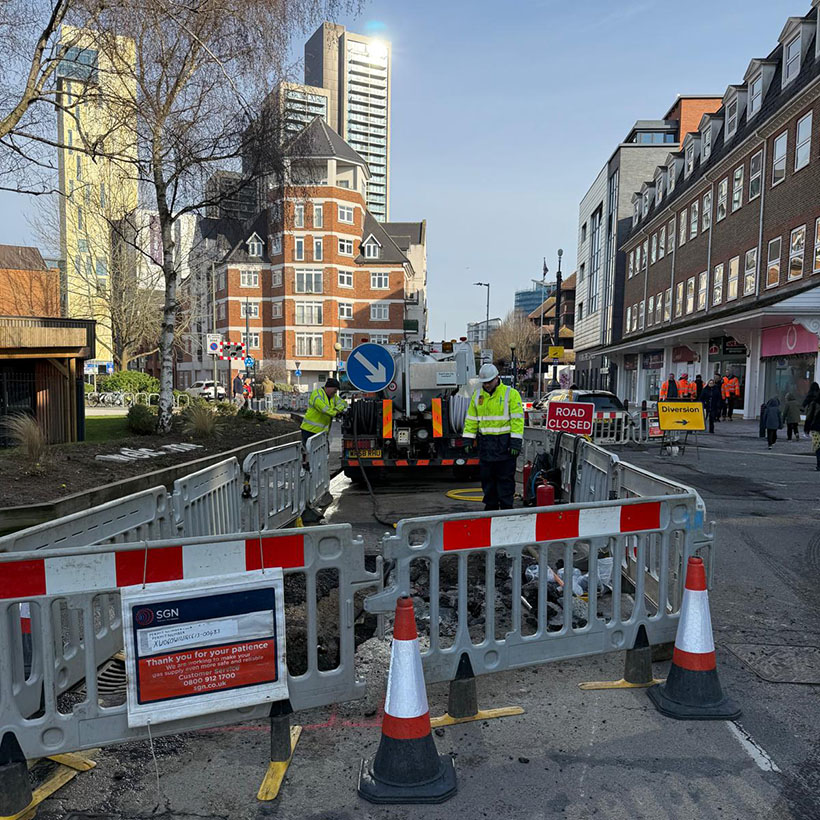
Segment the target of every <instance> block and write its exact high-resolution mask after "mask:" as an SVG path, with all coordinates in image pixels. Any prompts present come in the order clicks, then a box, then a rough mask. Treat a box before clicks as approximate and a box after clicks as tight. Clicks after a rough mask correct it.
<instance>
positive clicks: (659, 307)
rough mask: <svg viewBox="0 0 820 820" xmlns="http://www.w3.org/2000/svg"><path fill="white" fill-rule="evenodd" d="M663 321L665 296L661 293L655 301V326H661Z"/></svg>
mask: <svg viewBox="0 0 820 820" xmlns="http://www.w3.org/2000/svg"><path fill="white" fill-rule="evenodd" d="M662 319H663V294H662V293H659V294H658V296H657V298H656V299H655V324H656V325H659V324H660V323H661V321H662Z"/></svg>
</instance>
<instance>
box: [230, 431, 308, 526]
mask: <svg viewBox="0 0 820 820" xmlns="http://www.w3.org/2000/svg"><path fill="white" fill-rule="evenodd" d="M242 471H243V473H244V474H245V480H246V491H245V495H246V498H245V502H244V504H245V529H247V530H248V531H254V530H272V529H277V528H278V527H284V526H287V525H288V524H290V523H291V522H292V521H294V520H295V519H296V518H297V517H298V516H300V515H301V514H302V513H303V512H304V497H305V492H304V491H303V489H302V487H301V485H302V483H303V480H304V479H303V477H302V475H301V473H302V448H301V445H300V444H299V443H298V442H292V443H291V444H282V445H279V446H278V447H271V448H270V449H268V450H262V451H260V452H258V453H251V454H250V455H249V456H247V458H246V459H245V461H244V463H243V465H242Z"/></svg>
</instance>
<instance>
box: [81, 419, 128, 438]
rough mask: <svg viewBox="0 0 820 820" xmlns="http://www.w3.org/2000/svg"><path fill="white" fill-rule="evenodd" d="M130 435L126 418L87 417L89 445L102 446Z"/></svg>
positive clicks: (86, 431)
mask: <svg viewBox="0 0 820 820" xmlns="http://www.w3.org/2000/svg"><path fill="white" fill-rule="evenodd" d="M129 435H131V434H130V432H129V431H128V420H127V419H126V417H125V416H86V419H85V440H86V442H87V443H89V444H101V443H104V442H106V441H112V440H113V439H118V438H127V437H128V436H129Z"/></svg>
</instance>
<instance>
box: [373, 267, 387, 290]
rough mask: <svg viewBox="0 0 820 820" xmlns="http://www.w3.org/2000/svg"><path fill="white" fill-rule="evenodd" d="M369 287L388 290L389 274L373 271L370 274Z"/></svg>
mask: <svg viewBox="0 0 820 820" xmlns="http://www.w3.org/2000/svg"><path fill="white" fill-rule="evenodd" d="M370 287H371V288H372V289H373V290H389V289H390V274H388V273H384V272H381V271H373V272H372V273H371V274H370Z"/></svg>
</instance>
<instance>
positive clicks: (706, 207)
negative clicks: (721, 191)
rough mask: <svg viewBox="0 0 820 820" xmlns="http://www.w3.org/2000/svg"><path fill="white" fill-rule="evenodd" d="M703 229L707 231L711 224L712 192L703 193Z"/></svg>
mask: <svg viewBox="0 0 820 820" xmlns="http://www.w3.org/2000/svg"><path fill="white" fill-rule="evenodd" d="M702 219H703V230H704V231H708V230H709V228H710V227H711V226H712V192H711V191H707V192H706V193H705V194H704V195H703V217H702Z"/></svg>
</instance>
